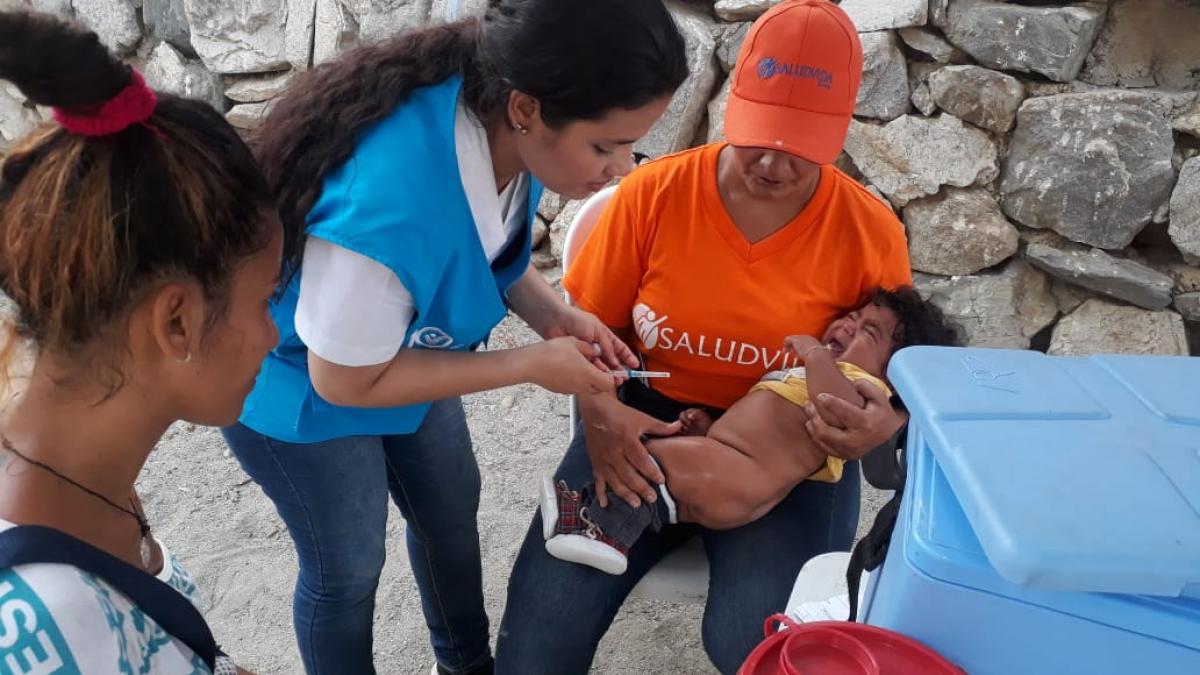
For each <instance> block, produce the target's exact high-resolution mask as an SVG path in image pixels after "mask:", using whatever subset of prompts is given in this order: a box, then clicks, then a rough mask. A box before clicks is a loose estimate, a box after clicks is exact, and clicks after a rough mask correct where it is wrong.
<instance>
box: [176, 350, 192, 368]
mask: <svg viewBox="0 0 1200 675" xmlns="http://www.w3.org/2000/svg"><path fill="white" fill-rule="evenodd" d="M175 361H176V362H178V363H181V364H183V365H187V364H189V363H191V362H192V350H190V349H189V350H188V353H187V356H185V357H183V358H182V359H175Z"/></svg>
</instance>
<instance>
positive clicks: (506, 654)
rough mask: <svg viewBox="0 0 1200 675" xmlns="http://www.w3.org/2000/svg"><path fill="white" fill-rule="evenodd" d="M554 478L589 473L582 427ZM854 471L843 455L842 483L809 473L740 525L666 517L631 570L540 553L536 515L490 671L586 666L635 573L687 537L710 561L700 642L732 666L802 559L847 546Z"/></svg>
mask: <svg viewBox="0 0 1200 675" xmlns="http://www.w3.org/2000/svg"><path fill="white" fill-rule="evenodd" d="M627 402H628V403H632V404H633V405H635V406H636V407H639V408H642V409H643V410H645V411H646V412H648V413H649V414H651V415H654V416H656V417H658V418H660V419H664V420H666V419H674V418H675V417H677V416H678V414H679V410H680V408H681V407H682V406H679V405H671V404H670V403H661V402H660V403H659V404H651V405H644V404H642V403H643V402H641V401H638V402H633V401H629V400H627ZM555 477H556V479H561V480H566V481H567V484H568V485H583V484H585V483H587V482H589V481H590V480H591V477H592V469H591V462H590V461H589V460H588V456H587V448H586V443H585V441H584V434H583V429H582V427H579V428H577V429H576V430H575V437H574V440H573V441H572V443H571V446H570V448H569V449H568V450H567V454H566V456H565V457H564V458H563V460H562V463H561V464H560V465H559V467H558V471H557V473H556V476H555ZM860 480H861V479H860V476H859V470H858V462H847V463H846V470H845V473H844V474H843V476H842V480H841V481H840V482H838V483H818V482H812V481H805V482H803V483H801V484H800V485H799V486H797V487H796V489H794V490H792V492H791V494H789V495H788V496H787V497H786V498H785V499H784V500H783V502H781V503H780V504H779V505H778V506H777V507H775V509H774V510H773V511H771V512H770V513H768V514H767V515H766V516H764V517H763V518H761V519H759V520H757V521H755V522H753V523H750V524H749V525H746V526H744V527H740V528H738V529H735V530H723V531H717V530H708V529H705V528H702V527H700V526H698V525H668V526H666V527H664V528H663V529H662V531H661V532H658V533H655V532H651V531H646V532H645V533H644V534H643V535H642V537H641V538H640V539H639V540H638V542H637V543H636V544H635V545H634V546H633V548H632V549H630V551H629V568H628V571H627V572H626V573H625V574H622V575H617V576H614V575H610V574H606V573H604V572H601V571H599V570H596V569H592V568H591V567H587V566H585V565H578V564H575V563H569V562H563V561H561V560H558V559H557V558H554V557H552V556H550V554H548V553H546V548H545V542H544V541H543V539H542V522H541V516H540V514H535V515H534V517H533V522H532V523H531V524H530V527H529V531H528V532H527V533H526V535H525V542H524V544H523V545H522V546H521V552H520V554H519V555H518V556H517V561H516V564H515V566H514V568H513V572H512V576H511V578H510V579H509V582H508V605H507V607H506V609H505V612H504V619H503V620H502V622H501V624H500V637H499V639H498V641H497V643H496V672H497V673H498V674H503V675H508V674H512V675H540V674H542V673H546V674H548V675H550V674H552V675H572V674H575V673H579V674H581V675H582V674H583V673H586V672H587V671H588V668H589V666H590V665H591V663H592V659H593V657H594V656H595V652H596V645H597V644H598V643H599V642H600V638H601V637H603V636H604V633H605V632H606V631H607V630H608V627H609V625H611V624H612V621H613V618H614V617H615V616H616V614H617V610H619V609H620V608H621V604H622V603H623V602H624V601H625V597H626V596H627V595H628V594H629V592H630V591H631V590H633V587H634V586H635V585H637V582H638V580H639V579H641V577H642V575H644V574H645V573H646V572H647V571H649V570H650V568H651V567H653V566H654V565H655V563H657V562H658V561H659V560H661V559H662V558H663V556H665V555H666V554H667V553H669V552H670V551H671V550H673V549H674V548H676V547H678V546H679V545H680V544H682V543H684V542H685V541H687V540H688V539H689V538H691V537H693V536H700V537H701V538H702V540H703V542H704V548H705V551H706V552H707V554H708V561H709V576H710V579H709V587H708V603H707V605H706V606H705V609H704V622H703V626H702V628H701V631H702V637H703V642H704V649H705V651H706V652H707V654H708V657H709V659H710V660H711V661H712V662H713V665H715V666H716V667H717V669H718V670H720V671H721V672H722V673H730V674H732V673H734V672H736V671H737V669H738V667H739V666H740V665H741V664H742V661H744V660H745V658H746V655H747V654H749V653H750V650H751V649H753V648H754V646H755V645H757V644H758V643H759V642H761V641H762V639H763V632H762V631H763V620H764V619H766V618H767V617H768V616H769V615H771V614H772V613H774V612H778V611H782V610H783V608H784V606H785V605H786V604H787V598H788V595H789V594H790V593H791V589H792V585H793V584H794V583H795V581H796V575H797V574H799V572H800V568H801V567H802V566H803V565H804V563H805V562H807V561H808V559H809V558H812V557H813V556H815V555H819V554H821V553H827V552H829V551H839V550H840V551H847V550H849V549H850V545H851V543H852V542H853V539H854V533H855V529H856V527H857V524H858V507H859V504H858V500H859V491H860V488H861V485H860ZM645 639H652V638H651V636H645ZM662 648H663V649H670V648H671V646H670V645H664V646H663V647H662Z"/></svg>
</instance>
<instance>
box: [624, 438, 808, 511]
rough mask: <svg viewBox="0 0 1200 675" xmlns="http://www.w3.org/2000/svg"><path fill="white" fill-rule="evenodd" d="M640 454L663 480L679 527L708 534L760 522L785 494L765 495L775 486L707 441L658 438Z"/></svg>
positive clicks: (749, 463) (753, 466)
mask: <svg viewBox="0 0 1200 675" xmlns="http://www.w3.org/2000/svg"><path fill="white" fill-rule="evenodd" d="M646 448H647V449H648V450H649V451H650V454H651V455H653V456H654V458H655V459H656V460H657V461H658V463H659V465H660V466H661V467H662V470H663V473H664V474H666V476H667V490H668V491H669V492H670V494H671V498H672V499H674V500H675V504H676V509H677V512H678V518H679V521H680V522H685V523H699V524H701V525H703V526H704V527H707V528H711V529H714V530H724V529H731V528H734V527H740V526H742V525H745V524H746V523H750V522H753V521H755V520H757V519H758V518H761V517H762V516H763V515H765V514H766V513H767V512H768V511H770V510H771V509H772V508H774V507H775V505H776V504H778V503H779V501H780V500H781V499H782V498H783V497H784V495H786V494H787V493H786V492H783V493H782V494H776V492H778V491H777V490H772V489H771V487H770V486H771V485H772V484H774V483H776V481H774V480H772V479H771V477H770V476H767V475H765V474H764V472H763V467H762V466H761V465H759V464H758V463H757V462H755V461H754V460H753V459H752V458H750V457H748V456H746V455H744V454H742V453H741V452H738V451H737V450H735V449H734V448H732V447H730V446H728V445H725V444H723V443H721V442H720V441H717V440H715V439H712V438H708V437H705V436H673V437H671V438H659V439H654V440H652V441H649V442H648V443H647V444H646ZM764 488H765V489H764Z"/></svg>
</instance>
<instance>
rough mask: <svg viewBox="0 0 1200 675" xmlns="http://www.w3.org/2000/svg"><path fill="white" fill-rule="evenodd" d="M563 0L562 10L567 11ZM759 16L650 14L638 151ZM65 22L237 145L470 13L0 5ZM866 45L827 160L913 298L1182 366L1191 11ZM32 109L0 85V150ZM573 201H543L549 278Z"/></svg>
mask: <svg viewBox="0 0 1200 675" xmlns="http://www.w3.org/2000/svg"><path fill="white" fill-rule="evenodd" d="M564 1H565V0H564ZM773 4H775V0H716V1H715V3H714V2H711V1H696V0H668V5H669V7H670V9H671V12H672V13H673V14H674V15H675V17H676V19H677V20H678V22H679V25H680V27H681V29H682V32H683V34H684V36H685V38H686V40H687V49H688V58H689V61H690V65H691V70H692V74H691V76H690V77H689V78H688V80H687V81H686V82H685V83H684V85H683V86H682V87H681V89H680V91H679V92H678V94H677V95H676V97H675V99H674V100H673V101H672V103H671V106H670V107H669V108H668V111H667V113H666V115H665V116H664V118H663V119H662V120H661V121H660V122H659V124H658V125H656V126H655V128H654V129H653V130H652V131H651V132H650V134H649V135H648V136H647V137H646V138H645V139H643V140H642V141H641V142H639V144H638V150H640V151H642V152H645V153H647V154H650V155H652V156H657V155H661V154H664V153H667V152H671V151H675V150H680V149H683V148H686V147H689V146H692V145H696V144H700V143H704V142H707V141H710V140H716V139H720V138H721V133H722V129H723V115H724V109H725V101H726V99H727V97H728V94H729V81H728V73H729V71H730V69H731V67H732V64H733V61H734V59H735V58H736V56H737V51H738V47H739V46H740V43H741V40H742V39H744V38H745V35H746V30H747V28H748V26H749V23H748V22H749V21H752V20H753V19H754V18H755V17H757V16H758V15H759V14H761V13H762V12H763V11H765V10H766V9H767V8H769V7H770V6H771V5H773ZM5 5H7V6H14V5H16V6H21V5H24V6H33V7H35V8H38V9H42V10H47V11H55V12H59V13H63V14H69V15H72V16H74V17H75V18H76V19H78V20H79V21H81V22H83V23H85V24H87V25H88V26H90V27H91V28H93V29H94V30H95V31H96V32H97V33H99V34H100V36H101V38H102V39H103V40H104V42H105V43H107V44H108V45H110V46H111V47H112V48H113V49H115V50H117V51H118V52H120V53H121V54H123V55H125V56H127V57H129V58H130V59H131V60H133V61H135V62H137V63H138V64H139V65H140V66H141V67H142V68H143V70H144V71H145V73H146V75H147V78H148V79H149V80H150V81H151V83H152V84H153V85H154V86H156V87H159V88H162V89H168V90H172V91H175V92H179V93H182V94H184V95H188V96H193V97H196V98H201V99H204V100H206V101H209V102H211V103H212V104H213V105H214V106H217V107H218V108H219V109H221V110H224V111H226V113H227V115H228V117H229V119H230V121H231V122H232V123H233V124H234V125H236V126H238V127H239V128H242V129H246V130H249V129H252V128H253V127H254V126H255V125H256V124H257V123H258V121H259V119H260V118H261V116H262V113H263V111H264V110H266V109H267V107H268V106H269V105H270V101H271V100H272V99H273V98H274V97H275V96H277V95H278V94H279V93H280V92H281V91H283V89H284V88H286V86H287V84H288V83H289V82H290V81H291V79H292V78H293V77H294V76H295V74H296V72H298V71H301V70H304V69H307V68H310V67H312V66H313V65H314V64H319V63H321V62H323V61H326V60H328V59H330V58H332V57H333V56H335V55H336V54H337V53H338V52H340V51H341V50H344V49H346V48H348V47H351V46H353V45H355V44H358V43H360V42H364V41H372V40H377V39H380V38H382V37H385V36H387V35H391V34H393V33H395V32H396V31H401V30H405V29H408V28H413V27H417V26H421V25H424V24H427V23H429V22H431V21H443V20H445V19H446V18H448V17H450V16H452V15H458V16H462V15H466V14H471V13H479V12H481V11H482V10H483V8H484V6H485V5H486V0H0V6H5ZM841 5H842V7H843V8H844V9H846V11H847V12H848V13H849V14H850V15H851V17H852V18H853V19H854V22H855V24H856V25H857V26H858V28H859V30H860V32H861V33H860V34H861V37H862V42H863V48H864V52H865V58H864V73H863V85H862V91H861V94H860V96H859V103H858V110H857V117H858V119H857V120H856V121H855V122H854V124H853V125H852V128H851V131H850V136H849V138H848V140H847V142H846V152H845V153H844V154H843V156H842V158H841V159H840V160H839V166H841V167H842V168H843V169H845V170H846V171H848V172H849V173H850V174H851V175H853V176H854V177H855V178H856V179H858V180H861V181H862V182H863V183H864V184H865V185H867V186H869V187H870V188H872V190H873V191H875V192H876V193H877V194H879V195H880V196H881V198H883V199H884V200H886V201H887V202H888V203H890V204H891V205H892V207H893V208H894V209H895V210H896V212H897V214H898V215H899V216H900V217H901V218H902V219H903V221H904V223H905V225H906V227H907V230H908V237H909V241H910V249H911V255H912V262H913V267H914V269H915V270H916V272H917V284H918V286H919V287H920V288H921V289H922V291H923V292H925V293H927V294H929V295H930V296H932V297H933V298H934V299H935V300H936V301H937V302H939V303H940V304H941V305H942V306H943V307H944V308H945V309H946V310H947V311H948V312H949V313H950V314H952V315H953V316H955V317H956V318H957V319H958V320H959V321H960V322H961V323H962V324H963V325H964V326H965V327H966V329H967V331H968V333H969V336H970V339H971V342H972V343H973V344H975V345H981V346H993V347H1017V348H1025V347H1033V348H1035V349H1041V350H1048V351H1049V352H1051V353H1056V354H1083V353H1090V352H1095V351H1118V352H1131V353H1153V354H1185V353H1188V340H1189V337H1190V338H1191V345H1192V346H1191V351H1192V353H1193V354H1196V353H1200V39H1197V38H1196V36H1198V35H1200V1H1198V0H1087V1H1080V2H1073V3H1064V2H1030V1H1028V0H1020V1H1012V2H1002V1H997V0H843V1H842V2H841ZM44 117H45V112H44V111H38V110H32V109H29V108H27V107H25V106H23V105H22V102H21V101H20V98H19V96H18V95H17V92H16V91H15V90H14V89H12V88H11V87H9V86H8V85H0V151H2V150H3V146H4V145H5V144H7V143H8V142H10V141H11V139H13V138H15V137H17V136H19V135H20V134H21V133H23V132H24V131H25V130H27V129H28V128H30V126H31V125H33V124H36V123H37V122H38V121H39V119H42V118H44ZM578 208H579V203H578V202H570V201H564V200H562V199H560V198H559V197H557V196H556V195H547V196H546V198H545V199H544V200H543V202H542V204H541V205H540V209H539V211H540V214H541V218H542V222H541V223H539V227H538V233H537V234H538V241H539V242H540V246H539V248H538V250H537V251H536V253H535V262H536V263H537V264H538V265H539V266H541V267H543V268H545V269H547V270H548V271H549V272H550V273H553V270H554V269H555V268H556V267H557V265H558V261H559V259H560V256H561V247H562V240H563V237H564V234H565V230H566V225H567V223H569V222H570V219H571V218H572V217H573V216H574V214H575V213H576V212H577V211H578Z"/></svg>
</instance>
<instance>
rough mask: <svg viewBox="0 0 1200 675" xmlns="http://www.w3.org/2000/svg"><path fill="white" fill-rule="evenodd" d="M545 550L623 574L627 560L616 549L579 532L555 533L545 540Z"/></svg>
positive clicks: (573, 560)
mask: <svg viewBox="0 0 1200 675" xmlns="http://www.w3.org/2000/svg"><path fill="white" fill-rule="evenodd" d="M546 552H547V553H549V554H550V555H552V556H554V557H555V558H558V559H559V560H565V561H567V562H573V563H579V564H580V565H587V566H588V567H595V568H596V569H598V570H600V571H601V572H608V573H609V574H624V573H625V569H626V567H628V565H629V560H628V559H627V558H626V557H625V556H623V555H621V553H620V552H618V551H617V549H615V548H613V547H611V546H609V545H608V544H604V543H601V542H598V541H596V540H595V539H590V538H588V537H585V536H583V535H580V534H557V535H554V536H553V537H551V538H549V539H547V540H546Z"/></svg>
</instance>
